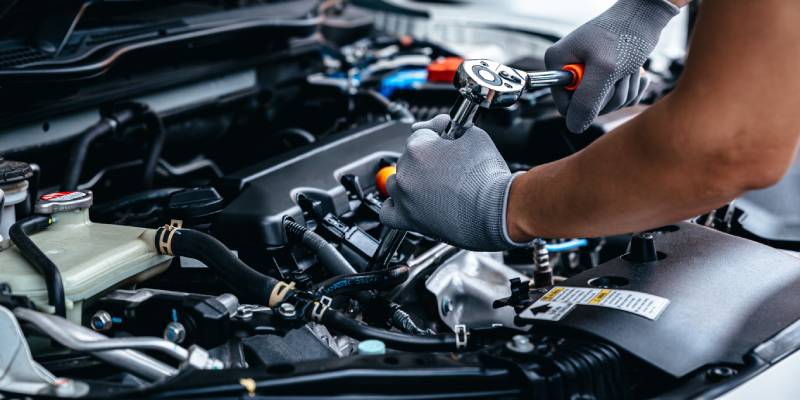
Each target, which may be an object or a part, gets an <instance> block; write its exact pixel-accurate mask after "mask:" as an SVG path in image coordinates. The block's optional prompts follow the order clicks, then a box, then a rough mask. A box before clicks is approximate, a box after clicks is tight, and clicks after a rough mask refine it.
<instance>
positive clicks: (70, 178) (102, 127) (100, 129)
mask: <svg viewBox="0 0 800 400" xmlns="http://www.w3.org/2000/svg"><path fill="white" fill-rule="evenodd" d="M135 116H136V112H135V111H134V110H129V109H123V110H120V111H117V112H115V113H114V114H113V115H111V116H109V117H105V118H103V119H101V120H100V121H99V122H97V123H96V124H94V125H92V126H90V127H89V128H87V129H86V130H84V131H83V132H82V133H81V134H80V136H79V137H78V139H77V141H76V142H75V144H73V145H72V149H71V150H70V155H69V161H68V162H67V172H66V174H65V175H64V181H63V182H62V183H61V190H65V191H70V190H77V188H78V183H79V181H80V179H81V172H83V164H84V162H85V161H86V154H87V153H88V151H89V146H90V145H91V144H92V142H94V141H95V140H97V138H99V137H100V136H103V135H106V134H109V133H113V132H114V131H115V130H116V129H117V128H119V127H120V126H121V125H124V124H127V123H128V122H130V121H131V120H132V119H133V118H134V117H135Z"/></svg>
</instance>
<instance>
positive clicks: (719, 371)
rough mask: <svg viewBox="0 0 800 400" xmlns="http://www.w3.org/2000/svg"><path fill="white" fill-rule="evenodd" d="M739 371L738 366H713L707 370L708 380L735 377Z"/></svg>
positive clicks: (717, 380) (713, 380)
mask: <svg viewBox="0 0 800 400" xmlns="http://www.w3.org/2000/svg"><path fill="white" fill-rule="evenodd" d="M737 373H739V371H737V370H736V368H733V367H729V366H726V365H719V366H716V367H711V368H709V369H708V371H706V380H708V381H711V382H719V381H721V380H724V379H728V378H731V377H733V376H734V375H736V374H737Z"/></svg>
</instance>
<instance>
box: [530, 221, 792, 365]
mask: <svg viewBox="0 0 800 400" xmlns="http://www.w3.org/2000/svg"><path fill="white" fill-rule="evenodd" d="M675 226H676V227H679V228H680V229H679V230H677V231H674V232H666V231H665V232H660V233H657V234H656V235H655V238H656V246H657V248H658V251H660V252H662V253H664V254H666V258H664V259H662V260H659V261H655V262H650V263H642V264H636V263H632V262H629V261H626V260H624V259H621V258H620V259H615V260H612V261H609V262H607V263H605V264H603V265H600V266H599V267H597V268H593V269H591V270H588V271H585V272H583V273H580V274H578V275H575V276H573V277H571V278H569V279H567V280H566V281H565V282H563V283H562V284H560V286H573V287H590V285H589V284H588V281H590V280H591V279H592V278H596V277H607V276H614V277H622V278H626V279H627V280H629V283H628V284H627V285H625V286H621V287H618V289H622V290H635V291H640V292H645V293H650V294H654V295H657V296H661V297H665V298H667V299H669V300H670V304H669V306H667V308H666V309H665V310H664V312H663V313H662V314H661V315H660V316H659V317H658V318H657V319H656V320H655V321H651V320H649V319H646V318H644V317H641V316H638V315H635V314H631V313H628V312H624V311H618V310H614V309H610V308H604V307H596V306H584V305H578V306H576V307H575V309H573V310H572V311H571V312H570V313H569V314H568V315H566V316H565V317H564V318H563V319H561V320H560V321H558V322H546V321H536V322H535V323H534V331H537V330H538V331H539V332H541V330H545V331H549V330H551V329H554V330H556V331H558V332H564V328H566V327H568V328H571V329H575V330H578V331H580V332H582V333H586V334H590V335H594V336H597V337H600V338H602V339H604V340H606V341H608V342H610V343H613V344H615V345H616V346H618V347H620V348H621V349H623V350H625V351H627V352H629V353H630V354H632V355H633V356H635V357H637V358H640V359H641V360H642V361H644V362H646V363H648V364H650V365H652V366H653V367H655V368H657V369H659V370H662V371H664V372H666V373H668V374H670V375H672V376H674V377H676V378H679V377H683V376H685V375H686V374H688V373H690V372H692V371H693V370H696V369H698V368H700V367H702V366H705V365H709V364H716V363H742V358H743V356H745V355H746V354H747V353H748V352H749V351H750V350H752V349H753V348H754V347H755V346H757V345H758V344H760V343H762V342H763V341H765V340H767V339H769V338H770V337H772V336H773V335H775V334H777V333H778V332H780V331H781V330H782V329H783V328H786V327H787V326H789V325H790V324H791V323H793V322H795V321H796V320H798V319H800V258H797V257H795V256H793V255H789V254H786V253H784V252H782V251H780V250H776V249H774V248H771V247H768V246H765V245H762V244H759V243H755V242H752V241H749V240H746V239H742V238H738V237H735V236H731V235H727V234H724V233H721V232H718V231H714V230H711V229H708V228H705V227H702V226H699V225H695V224H689V223H680V224H677V225H675Z"/></svg>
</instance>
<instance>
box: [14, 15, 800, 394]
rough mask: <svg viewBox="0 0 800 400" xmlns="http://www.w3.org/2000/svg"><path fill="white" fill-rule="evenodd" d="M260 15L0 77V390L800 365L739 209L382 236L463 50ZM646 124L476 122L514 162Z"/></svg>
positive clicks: (533, 381)
mask: <svg viewBox="0 0 800 400" xmlns="http://www.w3.org/2000/svg"><path fill="white" fill-rule="evenodd" d="M297 3H302V4H297ZM334 3H337V2H334ZM109 7H112V6H109ZM241 7H242V9H238V11H240V12H241V11H242V10H248V8H247V7H244V6H241ZM214 10H215V12H216V11H218V10H216V9H214ZM256 10H257V12H260V13H262V12H263V13H264V15H267V16H271V17H269V18H271V19H269V18H268V20H269V21H270V23H264V24H263V25H259V24H257V23H252V26H247V27H239V28H241V29H243V30H242V31H237V30H236V29H233V28H230V30H229V31H226V30H224V29H217V30H214V29H209V31H208V32H205V31H202V30H198V31H192V33H191V34H189V33H181V32H183V31H175V32H173V31H172V29H173V28H171V27H170V25H168V24H166V25H164V26H165V27H162V28H159V29H161V30H162V31H163V32H161V33H157V34H156V35H155V36H154V37H156V38H160V39H159V40H161V41H159V42H158V43H156V39H153V43H150V44H147V45H145V44H142V43H139V44H138V46H139V47H136V46H132V48H131V49H128V50H126V51H127V52H126V53H125V54H127V55H126V56H125V57H122V58H119V59H117V58H113V59H112V58H111V57H110V56H109V58H108V65H110V67H108V69H107V70H102V71H100V70H98V71H95V72H91V71H89V69H91V68H94V66H96V65H98V64H97V63H94V64H92V63H88V61H87V60H95V61H97V60H96V59H95V58H98V59H99V58H102V57H104V56H105V53H104V52H103V51H101V50H97V51H96V52H92V53H90V54H87V55H85V57H88V58H87V59H81V58H73V59H64V60H59V59H58V58H57V57H56V58H53V59H52V60H50V61H48V59H45V60H43V61H39V62H40V63H47V62H52V65H51V66H49V67H48V68H49V69H48V71H49V72H48V73H47V74H45V73H44V72H42V71H44V67H42V66H41V65H37V64H35V63H34V64H31V65H28V64H24V63H23V64H20V65H18V66H16V67H15V68H12V69H8V68H5V67H3V65H4V64H2V62H0V73H4V74H5V75H3V76H7V77H8V80H9V81H8V82H9V84H8V85H7V86H6V88H5V89H4V90H7V91H9V90H16V91H17V92H14V93H15V94H14V95H15V96H25V97H26V98H28V99H29V100H30V101H28V102H26V110H25V111H24V112H23V110H21V109H20V107H21V106H19V105H16V106H15V105H13V104H11V103H10V102H9V108H8V110H6V111H2V113H3V114H2V115H0V118H2V119H0V152H2V154H3V155H4V159H3V161H2V163H0V189H2V194H3V197H2V198H3V202H2V219H1V220H0V236H2V251H0V322H1V323H0V329H2V330H3V334H2V335H0V337H2V339H0V341H2V346H0V372H3V373H4V374H0V392H1V393H3V394H2V395H0V396H5V394H6V393H8V394H11V395H12V396H13V395H20V394H22V395H34V396H35V395H47V396H51V397H84V396H88V397H106V396H120V397H141V396H156V395H157V396H159V397H193V398H201V397H215V398H218V397H241V396H244V395H249V396H251V397H252V396H256V395H258V396H265V397H270V396H272V397H276V398H278V397H280V398H286V397H302V398H329V397H333V396H338V395H352V396H356V397H358V396H361V397H365V398H372V397H375V398H519V397H526V398H531V397H533V398H553V399H557V398H564V399H575V398H597V399H618V398H639V397H653V396H673V397H693V396H714V395H716V394H719V393H723V392H724V391H726V390H728V389H729V388H730V387H732V386H733V385H736V384H739V383H741V382H744V381H746V380H748V379H750V378H752V377H753V376H755V375H756V374H758V373H759V372H760V371H762V370H763V369H764V368H765V367H766V366H769V365H771V364H773V363H775V362H777V361H779V360H781V359H783V358H784V357H786V356H787V355H788V354H790V353H791V352H793V351H794V350H795V349H797V347H798V340H797V330H798V326H800V325H798V324H797V321H798V320H800V303H798V302H797V301H796V298H797V296H796V295H795V293H798V292H799V291H800V258H798V257H797V256H796V255H795V254H793V253H790V252H788V251H787V250H786V249H791V248H792V246H791V245H789V244H788V242H783V243H776V242H774V241H770V240H769V239H766V238H762V237H759V236H757V235H755V234H753V233H750V232H747V230H746V229H744V227H743V226H742V223H741V222H742V221H744V220H745V218H744V217H745V216H746V213H745V212H744V211H743V210H742V209H740V208H737V207H736V206H735V205H728V206H725V207H723V208H721V209H719V210H715V211H713V212H712V213H709V214H706V215H703V216H700V217H698V218H697V219H696V220H692V221H682V222H676V223H675V224H674V225H669V226H663V227H654V228H653V229H651V230H649V231H647V232H639V233H635V234H629V235H620V236H613V237H601V238H549V239H546V240H544V239H542V240H537V241H536V242H535V243H534V245H533V246H532V247H531V248H526V249H515V250H511V251H506V252H498V253H479V252H473V251H469V250H464V249H460V248H457V247H454V246H452V245H450V244H447V243H443V242H440V241H438V240H436V239H434V238H429V237H426V236H424V235H420V234H417V233H414V232H408V233H405V234H402V235H398V234H397V233H396V232H393V231H391V230H389V229H386V227H384V226H383V225H382V224H381V223H380V218H379V215H380V210H381V207H382V204H383V203H384V201H386V199H387V193H386V190H385V182H386V178H387V177H388V176H389V175H390V174H391V173H393V169H394V167H395V163H396V162H397V160H398V158H399V157H400V155H401V154H402V153H403V150H404V147H405V143H406V140H407V138H408V135H409V133H410V131H411V128H410V127H411V124H412V123H413V122H415V121H419V120H425V119H429V118H431V117H433V116H435V115H437V114H441V113H448V112H450V111H451V108H452V107H453V105H454V104H456V100H457V99H458V98H459V96H460V95H461V94H460V93H459V92H458V91H457V90H456V88H455V87H454V86H453V77H454V74H456V72H457V67H458V65H460V63H461V62H462V60H463V54H461V53H459V52H456V51H453V50H450V49H448V48H447V46H446V45H445V44H443V43H439V42H436V41H429V40H425V39H424V38H419V37H415V36H413V35H410V36H409V35H398V34H403V33H407V34H414V33H416V32H418V31H419V29H417V30H412V31H409V32H396V29H395V28H397V27H399V26H408V27H412V26H416V27H418V26H420V25H415V24H424V23H425V20H426V19H425V17H424V16H419V15H415V14H413V13H411V14H403V13H400V14H395V13H393V12H392V11H391V10H386V9H383V10H368V9H367V8H359V7H356V6H350V7H344V6H341V7H338V6H337V7H333V8H331V9H325V8H324V7H317V5H316V2H314V1H301V2H295V3H293V5H292V7H287V6H286V5H285V4H284V3H283V2H275V3H274V4H272V3H269V2H268V3H265V4H262V5H259V6H258V7H257V8H256ZM310 10H311V11H310ZM235 11H237V8H236V7H234V10H233V11H230V10H228V11H227V12H234V14H230V15H229V17H230V18H233V17H234V16H235V15H238V14H235ZM253 12H256V11H253ZM309 15H313V16H309ZM390 16H391V18H392V19H391V21H392V23H391V24H390V23H389V21H390ZM323 17H324V18H323ZM265 18H266V17H265ZM226 21H227V20H226ZM212 22H213V21H212ZM212 22H207V25H204V26H212V27H213V26H215V25H213V23H212ZM262 22H263V21H262ZM226 23H227V22H226ZM89 26H90V27H91V26H92V25H91V24H90V25H89ZM226 26H229V27H230V26H231V25H226ZM245 28H246V29H245ZM175 29H178V28H175ZM237 29H238V28H237ZM397 29H399V28H397ZM487 29H488V28H487ZM489 31H491V30H489ZM156 32H160V31H158V30H157V31H156ZM389 32H391V33H389ZM493 32H495V33H496V34H498V35H500V34H508V32H507V31H503V30H496V31H493ZM101 33H102V32H100V31H99V30H92V29H89V28H87V30H86V31H85V32H84V33H83V34H84V35H85V37H83V39H82V40H83V41H82V42H81V43H82V44H81V46H84V47H85V46H91V45H92V43H101V42H92V40H95V41H99V40H100V34H101ZM484 33H485V32H484ZM93 35H94V36H93ZM180 35H184V36H180ZM243 35H244V36H243ZM516 35H519V37H520V40H527V41H532V42H537V43H538V41H541V40H543V39H542V38H541V37H540V36H535V35H534V36H528V35H527V34H525V33H519V32H517V33H516ZM179 36H180V37H179ZM243 37H247V38H249V39H248V40H257V41H259V43H260V45H259V46H257V47H258V48H253V47H250V46H244V45H243V46H229V45H228V44H230V43H232V41H235V40H243V39H242V38H243ZM465 37H468V36H465ZM93 38H94V39H93ZM168 39H174V41H172V42H170V41H169V40H168ZM137 40H138V39H137ZM109 43H111V42H109ZM131 43H133V42H131ZM137 43H138V42H137ZM148 43H149V42H148ZM123 45H125V43H123V44H121V45H120V46H123ZM98 46H99V45H98ZM103 46H112V44H104V45H103ZM115 46H116V44H115ZM84 47H81V48H80V49H77V50H75V51H76V52H80V51H84V50H85V49H84ZM120 48H121V47H120ZM67 49H68V50H69V48H67ZM117 49H118V50H119V48H117ZM143 49H144V50H147V51H143ZM140 53H142V54H140ZM76 54H77V53H76ZM0 55H2V53H0ZM93 57H94V58H93ZM541 57H542V54H532V55H527V56H525V57H519V55H517V54H509V55H508V59H507V60H503V61H504V63H505V64H507V65H509V66H511V67H513V68H517V69H520V70H535V69H541V68H542V66H543V62H542V59H541ZM144 60H147V62H144ZM9 71H10V72H9ZM26 71H27V72H26ZM87 71H88V72H87ZM6 72H7V73H6ZM14 73H16V74H17V75H19V76H16V75H14ZM35 73H38V74H40V75H42V77H41V80H36V79H33V78H30V77H31V76H34V74H35ZM81 73H85V75H80V74H81ZM679 73H680V61H675V62H673V64H672V65H671V67H670V68H667V69H666V70H664V71H662V72H661V73H660V74H659V75H657V76H655V82H656V84H654V85H653V87H652V88H651V89H650V91H649V92H648V93H647V95H646V96H645V103H650V102H652V101H654V100H657V99H658V98H660V97H662V96H663V95H664V94H666V93H668V92H669V90H670V88H671V87H672V85H673V84H674V82H675V80H676V79H677V77H678V75H679ZM26 74H27V75H26ZM75 82H80V83H79V84H76V83H75ZM23 89H24V90H23ZM22 92H24V93H22ZM20 93H21V94H20ZM0 96H4V97H0V98H4V99H6V100H10V99H11V97H10V96H9V95H8V92H6V93H2V92H0ZM646 107H647V105H646V104H645V105H642V106H637V107H633V108H628V109H624V110H621V111H619V112H615V113H612V114H609V115H607V116H603V117H602V118H601V119H600V120H598V121H597V122H596V123H595V124H594V125H593V126H592V127H591V128H590V131H589V132H587V133H586V134H584V135H581V136H576V135H573V134H571V133H569V132H567V131H566V129H565V128H564V122H563V119H562V118H561V117H560V116H559V115H558V113H557V111H556V110H555V106H554V104H553V102H552V99H551V97H550V94H549V90H548V89H541V90H529V91H528V92H527V93H524V94H522V95H521V96H520V99H519V101H517V102H516V103H515V104H513V105H511V106H509V107H503V108H498V109H488V110H481V112H480V115H479V117H478V120H477V124H479V125H480V126H482V127H483V128H485V129H486V130H487V131H488V132H490V134H491V135H492V137H493V139H494V140H495V142H496V144H497V145H498V148H499V149H500V150H501V152H502V153H503V155H504V157H506V160H507V161H508V163H509V167H510V168H511V169H512V171H521V170H526V169H529V168H531V167H533V166H536V165H540V164H543V163H546V162H549V161H553V160H556V159H559V158H562V157H565V156H567V155H569V154H572V153H573V152H576V151H579V150H580V149H582V148H583V147H585V146H587V145H589V144H590V143H591V142H592V141H593V140H594V139H596V138H597V137H599V136H601V135H602V134H604V133H605V132H607V131H608V130H610V129H612V128H613V127H615V126H616V125H618V124H619V123H621V122H622V121H625V120H626V119H628V118H630V117H631V116H633V115H635V114H637V113H638V112H640V111H641V110H642V109H644V108H646ZM543 190H546V188H543ZM781 244H783V245H781Z"/></svg>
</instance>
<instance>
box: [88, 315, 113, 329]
mask: <svg viewBox="0 0 800 400" xmlns="http://www.w3.org/2000/svg"><path fill="white" fill-rule="evenodd" d="M89 325H90V326H91V328H92V329H94V330H95V331H97V332H102V331H107V330H109V329H111V326H112V325H114V323H113V322H112V321H111V314H109V313H107V312H105V311H102V310H101V311H98V312H96V313H94V315H92V318H91V319H90V320H89Z"/></svg>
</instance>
